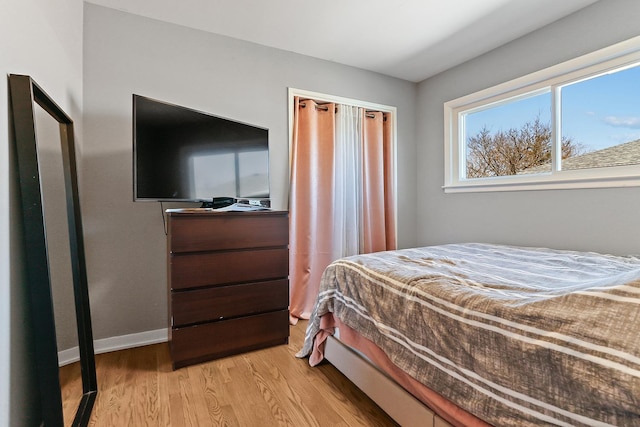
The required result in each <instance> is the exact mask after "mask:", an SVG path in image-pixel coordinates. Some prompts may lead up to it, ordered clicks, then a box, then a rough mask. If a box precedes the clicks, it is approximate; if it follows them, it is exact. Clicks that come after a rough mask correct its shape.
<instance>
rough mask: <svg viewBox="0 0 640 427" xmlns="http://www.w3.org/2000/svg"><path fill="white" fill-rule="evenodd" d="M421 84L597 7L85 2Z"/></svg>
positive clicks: (370, 1) (424, 0)
mask: <svg viewBox="0 0 640 427" xmlns="http://www.w3.org/2000/svg"><path fill="white" fill-rule="evenodd" d="M87 1H88V2H90V3H94V4H98V5H102V6H106V7H110V8H114V9H118V10H121V11H125V12H129V13H133V14H136V15H142V16H146V17H149V18H153V19H157V20H161V21H166V22H171V23H175V24H179V25H183V26H187V27H191V28H196V29H199V30H204V31H208V32H211V33H216V34H221V35H225V36H229V37H234V38H237V39H242V40H247V41H250V42H254V43H258V44H261V45H265V46H271V47H275V48H279V49H283V50H287V51H291V52H296V53H300V54H303V55H308V56H313V57H316V58H321V59H326V60H329V61H334V62H338V63H341V64H347V65H351V66H354V67H358V68H364V69H367V70H371V71H375V72H379V73H382V74H386V75H390V76H394V77H399V78H401V79H405V80H410V81H414V82H418V81H421V80H424V79H425V78H427V77H430V76H432V75H434V74H437V73H438V72H440V71H443V70H446V69H448V68H450V67H452V66H455V65H457V64H460V63H462V62H464V61H466V60H468V59H471V58H473V57H476V56H478V55H480V54H482V53H485V52H488V51H489V50H491V49H494V48H496V47H498V46H500V45H502V44H505V43H507V42H509V41H511V40H514V39H516V38H518V37H520V36H522V35H524V34H527V33H529V32H531V31H534V30H536V29H538V28H541V27H543V26H545V25H547V24H549V23H551V22H553V21H555V20H557V19H559V18H562V17H564V16H566V15H569V14H570V13H572V12H575V11H576V10H578V9H581V8H583V7H585V6H587V5H589V4H592V3H595V2H596V0H179V1H176V0H134V1H131V0H87Z"/></svg>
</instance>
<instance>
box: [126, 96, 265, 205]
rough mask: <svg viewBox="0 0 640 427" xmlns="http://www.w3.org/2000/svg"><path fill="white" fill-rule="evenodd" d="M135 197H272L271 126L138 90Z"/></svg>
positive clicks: (135, 99) (135, 102)
mask: <svg viewBox="0 0 640 427" xmlns="http://www.w3.org/2000/svg"><path fill="white" fill-rule="evenodd" d="M133 170H134V183H133V186H134V189H133V191H134V200H155V201H193V202H200V201H211V200H212V199H213V198H214V197H233V198H268V197H269V131H268V130H267V129H264V128H261V127H257V126H252V125H249V124H246V123H241V122H237V121H234V120H229V119H225V118H222V117H217V116H214V115H211V114H207V113H203V112H200V111H196V110H192V109H190V108H186V107H181V106H178V105H173V104H169V103H166V102H162V101H157V100H153V99H150V98H147V97H144V96H140V95H133Z"/></svg>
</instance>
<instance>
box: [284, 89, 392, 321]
mask: <svg viewBox="0 0 640 427" xmlns="http://www.w3.org/2000/svg"><path fill="white" fill-rule="evenodd" d="M294 109H295V110H294V123H293V141H292V149H291V150H292V151H291V187H290V202H289V209H290V226H289V228H290V232H289V235H290V245H289V253H290V262H289V266H290V267H289V281H290V307H289V312H290V314H291V321H292V323H295V322H296V321H297V319H298V318H302V319H308V318H309V316H310V315H311V311H312V310H313V306H314V303H315V300H316V297H317V295H318V289H319V285H320V278H321V276H322V273H323V271H324V269H325V268H326V266H327V265H329V263H331V262H332V261H334V260H335V259H338V258H340V257H342V256H348V255H355V254H357V253H367V252H374V251H382V250H391V249H395V248H396V236H395V205H394V195H393V170H392V167H393V146H392V138H391V135H392V129H391V123H390V120H385V116H388V113H381V112H365V111H364V109H362V108H357V107H350V106H343V105H336V104H333V103H326V104H322V105H320V104H318V103H317V102H315V101H313V100H301V99H299V98H298V97H296V98H295V100H294ZM336 116H337V117H336ZM354 234H355V236H356V237H355V239H356V242H355V243H353V235H354Z"/></svg>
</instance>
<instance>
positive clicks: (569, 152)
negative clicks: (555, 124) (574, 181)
mask: <svg viewBox="0 0 640 427" xmlns="http://www.w3.org/2000/svg"><path fill="white" fill-rule="evenodd" d="M551 151H552V143H551V125H550V124H549V123H545V122H543V121H542V120H541V119H540V116H538V117H536V118H535V119H534V120H532V121H529V122H526V123H525V124H524V125H522V126H521V127H520V128H511V129H508V130H506V131H503V130H500V131H497V132H493V133H492V132H491V131H490V130H489V129H488V128H487V127H486V126H485V127H483V128H482V129H481V130H480V131H479V132H478V133H477V134H476V135H473V136H470V137H469V138H468V139H467V153H466V154H467V156H466V159H467V178H486V177H493V176H506V175H518V174H523V173H541V172H549V171H551ZM583 151H584V149H583V147H582V146H581V145H580V144H578V143H576V142H575V141H574V140H573V139H572V138H570V137H565V136H563V137H562V159H567V158H569V157H574V156H578V155H580V154H582V153H583Z"/></svg>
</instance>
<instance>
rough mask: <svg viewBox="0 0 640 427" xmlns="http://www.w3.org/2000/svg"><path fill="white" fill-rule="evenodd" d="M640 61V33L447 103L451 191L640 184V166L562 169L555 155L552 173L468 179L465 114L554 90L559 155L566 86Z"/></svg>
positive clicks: (447, 183) (554, 140)
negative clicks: (561, 100)
mask: <svg viewBox="0 0 640 427" xmlns="http://www.w3.org/2000/svg"><path fill="white" fill-rule="evenodd" d="M639 62H640V37H634V38H632V39H630V40H627V41H624V42H621V43H618V44H616V45H613V46H610V47H607V48H604V49H601V50H598V51H596V52H593V53H590V54H587V55H584V56H581V57H579V58H576V59H573V60H570V61H567V62H564V63H561V64H558V65H554V66H552V67H549V68H546V69H544V70H541V71H538V72H535V73H532V74H529V75H527V76H524V77H521V78H518V79H515V80H511V81H509V82H506V83H503V84H500V85H497V86H494V87H491V88H488V89H485V90H482V91H479V92H476V93H473V94H470V95H467V96H463V97H461V98H458V99H454V100H452V101H448V102H446V103H445V104H444V186H443V189H444V191H445V193H460V192H486V191H517V190H546V189H569V188H607V187H630V186H640V165H630V166H609V167H601V168H592V169H579V170H559V165H558V164H557V162H556V160H555V159H556V158H557V156H553V164H552V168H551V169H552V170H551V172H550V173H541V174H531V175H529V174H525V175H512V176H498V177H487V178H472V179H466V178H464V174H465V171H466V156H465V153H464V150H465V147H466V141H464V140H463V138H461V137H460V136H461V135H463V134H464V133H463V129H464V123H463V119H462V117H463V113H468V112H469V111H471V110H474V109H478V108H481V107H486V106H489V105H491V104H496V105H498V104H500V103H504V102H508V101H509V100H510V99H513V98H514V97H518V96H522V95H524V94H529V93H534V92H543V91H545V90H550V91H551V102H552V106H551V107H552V110H551V116H552V117H553V119H552V122H553V123H552V146H553V150H554V153H556V154H557V153H559V150H560V144H559V143H558V140H559V136H558V132H557V128H558V126H559V125H560V119H561V117H560V108H559V97H558V96H557V94H558V93H559V90H560V87H561V86H564V85H567V84H569V83H574V82H578V81H580V80H584V79H586V78H589V77H593V76H597V75H600V74H603V73H606V72H608V71H611V70H615V69H618V68H622V67H624V66H627V65H630V64H634V63H639Z"/></svg>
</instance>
